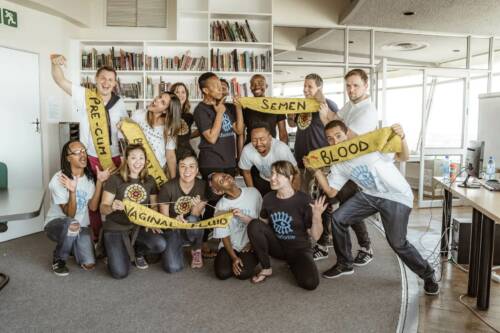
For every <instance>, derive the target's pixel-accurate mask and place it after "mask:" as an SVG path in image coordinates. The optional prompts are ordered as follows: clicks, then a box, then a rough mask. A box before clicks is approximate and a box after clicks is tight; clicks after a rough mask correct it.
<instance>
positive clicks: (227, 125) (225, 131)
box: [220, 112, 233, 138]
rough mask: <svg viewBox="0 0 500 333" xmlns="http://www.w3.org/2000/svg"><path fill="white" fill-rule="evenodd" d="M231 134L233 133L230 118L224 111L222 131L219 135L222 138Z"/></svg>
mask: <svg viewBox="0 0 500 333" xmlns="http://www.w3.org/2000/svg"><path fill="white" fill-rule="evenodd" d="M231 135H233V124H232V123H231V119H230V118H229V116H228V115H227V113H225V112H224V115H223V116H222V131H221V133H220V137H221V138H222V137H226V136H231Z"/></svg>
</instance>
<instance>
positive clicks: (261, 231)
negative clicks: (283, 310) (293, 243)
mask: <svg viewBox="0 0 500 333" xmlns="http://www.w3.org/2000/svg"><path fill="white" fill-rule="evenodd" d="M247 230H248V237H249V238H250V243H251V244H252V247H253V249H254V251H255V254H256V255H257V258H258V259H259V262H260V265H261V266H262V269H268V268H271V259H270V256H271V257H273V258H276V259H281V260H285V261H286V262H287V264H288V265H289V266H290V269H291V271H292V274H293V276H294V277H295V280H296V281H297V284H298V285H299V287H302V288H304V289H307V290H314V289H316V287H317V286H318V284H319V274H318V268H317V267H316V264H315V263H314V260H313V256H312V249H311V248H310V247H306V248H299V249H290V248H285V247H284V246H283V243H282V242H280V241H279V240H278V238H276V235H275V234H274V231H273V229H272V228H271V226H270V225H269V224H267V223H264V222H262V221H259V220H252V221H251V222H250V223H249V224H248V229H247Z"/></svg>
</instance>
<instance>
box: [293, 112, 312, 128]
mask: <svg viewBox="0 0 500 333" xmlns="http://www.w3.org/2000/svg"><path fill="white" fill-rule="evenodd" d="M311 122H312V113H301V114H299V115H298V116H297V126H298V127H299V128H300V129H301V130H305V129H306V128H308V127H309V125H311Z"/></svg>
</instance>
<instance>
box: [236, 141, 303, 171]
mask: <svg viewBox="0 0 500 333" xmlns="http://www.w3.org/2000/svg"><path fill="white" fill-rule="evenodd" d="M276 161H289V162H290V163H292V164H293V165H294V166H297V161H295V157H294V156H293V154H292V151H291V150H290V147H288V145H287V144H286V143H284V142H281V141H280V140H278V139H275V138H273V139H272V142H271V149H270V150H269V152H268V153H267V155H266V156H262V155H261V154H260V153H259V152H258V151H257V149H255V147H254V146H253V145H252V143H251V142H250V143H248V144H247V145H246V146H245V147H244V148H243V151H242V153H241V157H240V163H239V164H238V166H239V167H240V169H242V170H250V169H251V168H252V166H254V165H255V167H256V168H257V170H259V175H260V177H261V178H262V179H265V180H267V181H269V179H270V178H271V165H272V164H273V163H274V162H276Z"/></svg>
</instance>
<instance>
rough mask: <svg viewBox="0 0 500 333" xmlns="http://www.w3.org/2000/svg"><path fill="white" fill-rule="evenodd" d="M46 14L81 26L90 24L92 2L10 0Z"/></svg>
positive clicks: (73, 0) (74, 0)
mask: <svg viewBox="0 0 500 333" xmlns="http://www.w3.org/2000/svg"><path fill="white" fill-rule="evenodd" d="M8 1H10V2H13V3H16V4H18V5H21V6H24V7H27V8H31V9H34V10H37V11H40V12H44V13H46V14H50V15H54V16H59V17H61V18H64V19H66V20H68V21H70V23H74V24H77V25H79V26H89V24H90V17H91V15H90V14H91V13H90V1H76V0H8Z"/></svg>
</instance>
